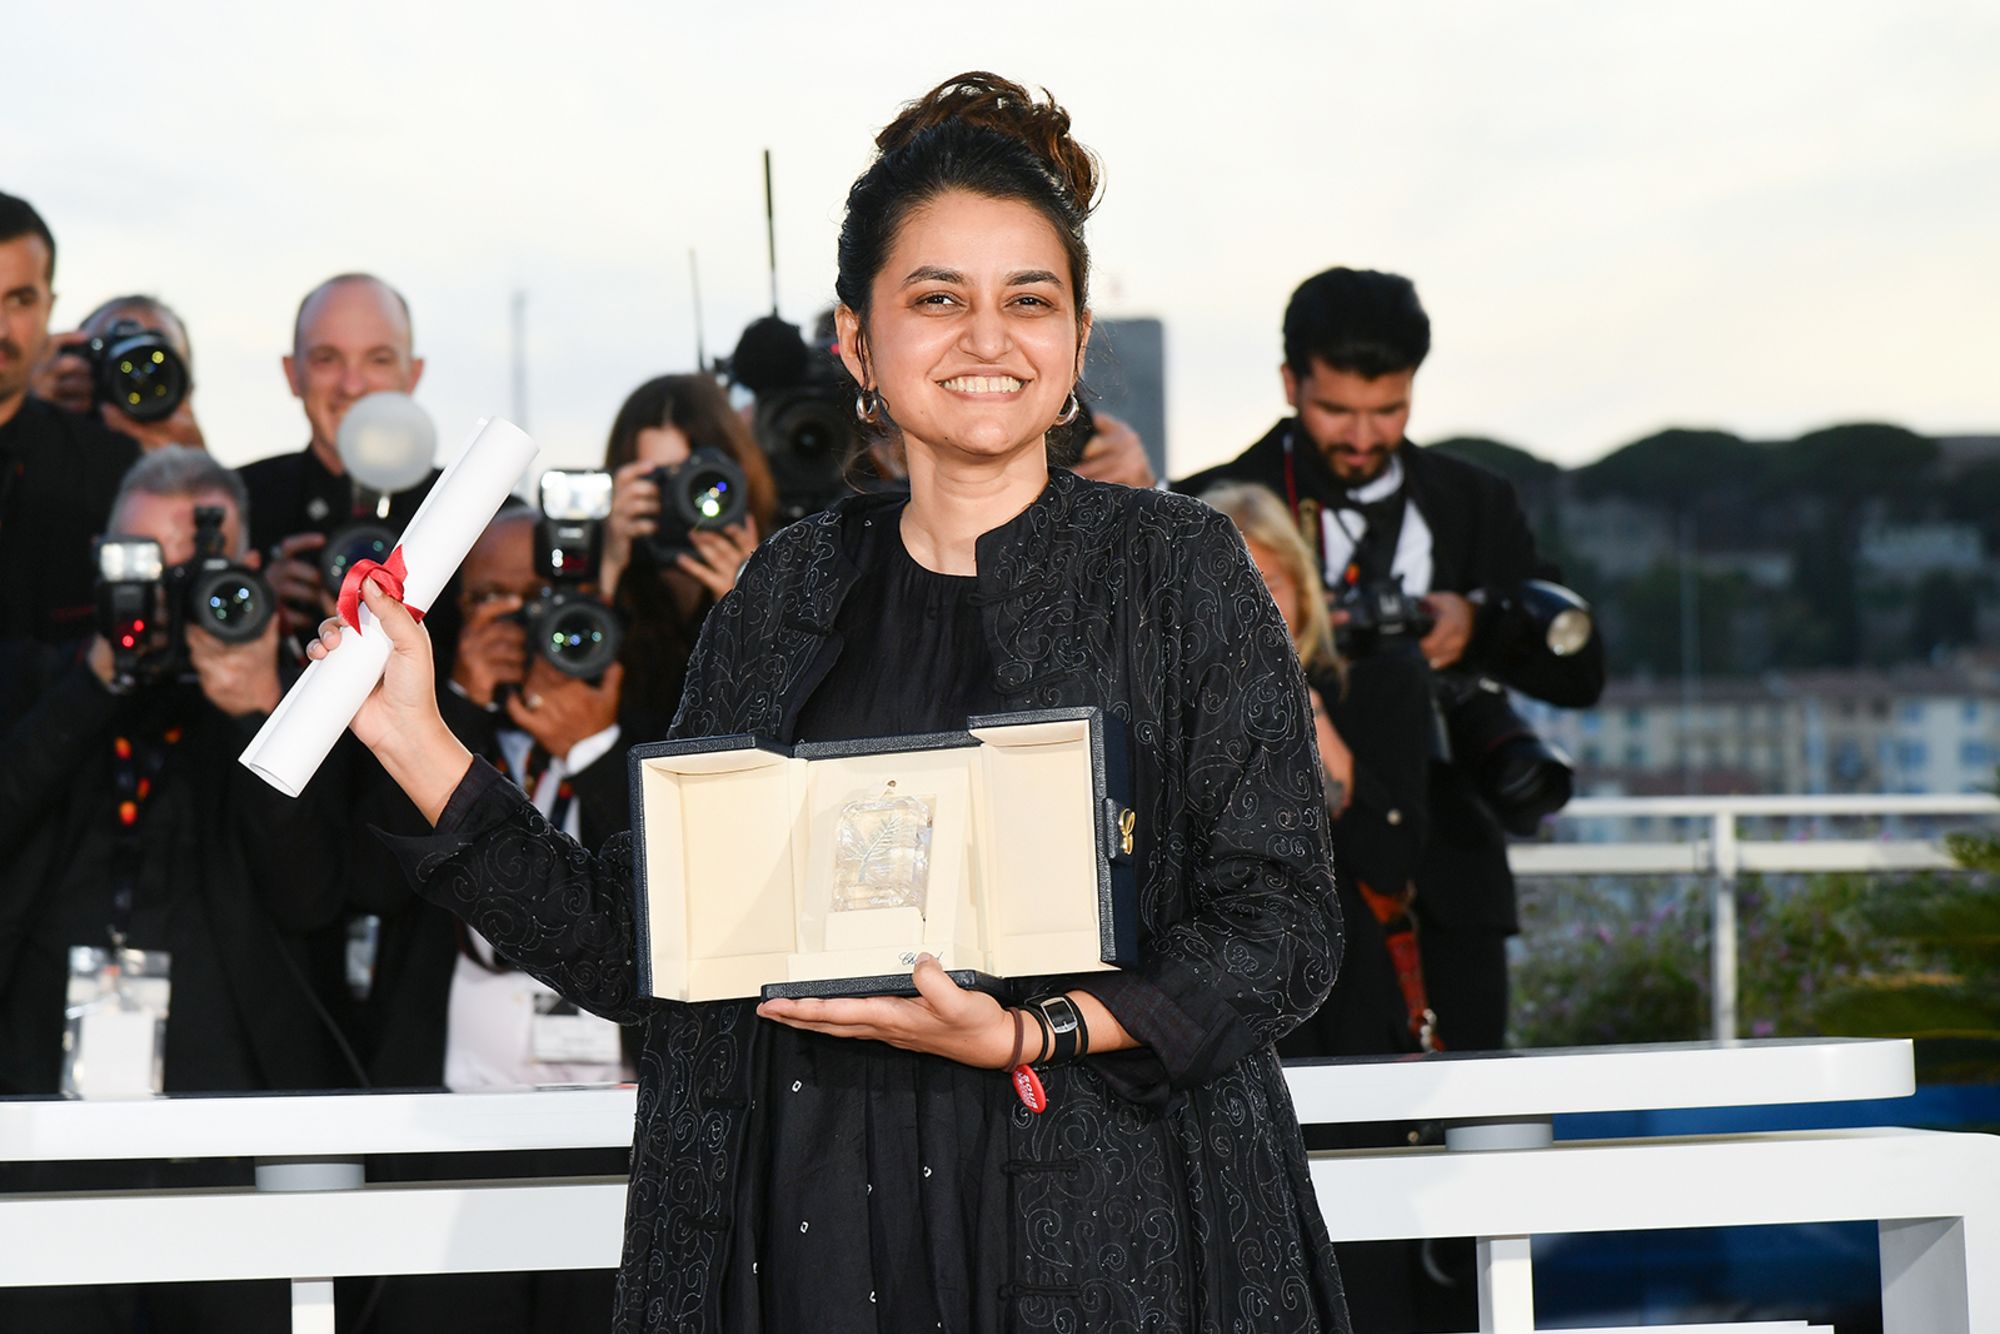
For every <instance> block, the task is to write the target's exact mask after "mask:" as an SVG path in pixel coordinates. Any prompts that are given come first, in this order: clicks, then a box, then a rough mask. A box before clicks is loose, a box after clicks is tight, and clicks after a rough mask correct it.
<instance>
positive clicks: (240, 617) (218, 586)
mask: <svg viewBox="0 0 2000 1334" xmlns="http://www.w3.org/2000/svg"><path fill="white" fill-rule="evenodd" d="M273 606H274V603H273V601H272V598H271V588H270V585H268V584H266V583H265V582H264V581H263V580H262V579H261V578H259V577H258V576H256V575H254V574H252V573H250V572H249V571H247V570H242V569H238V568H235V567H233V566H232V567H231V568H228V569H223V570H217V571H215V572H214V573H213V574H210V575H206V576H204V577H202V578H199V579H197V580H195V582H194V584H193V585H192V586H191V587H190V588H189V589H188V620H189V621H190V622H191V623H192V624H195V625H198V626H200V627H201V628H202V629H203V630H206V631H207V632H208V633H209V634H212V635H214V636H215V637H216V638H217V639H220V640H222V641H223V642H225V643H230V644H241V643H245V642H247V641H249V640H252V639H255V638H256V637H257V636H258V635H260V634H262V633H263V632H264V627H265V625H267V624H268V623H269V622H270V620H271V612H272V609H273Z"/></svg>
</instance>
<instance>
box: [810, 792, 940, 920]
mask: <svg viewBox="0 0 2000 1334" xmlns="http://www.w3.org/2000/svg"><path fill="white" fill-rule="evenodd" d="M933 820H934V812H933V809H932V802H931V799H930V798H928V797H912V796H903V795H899V794H898V793H897V792H896V784H895V783H894V782H893V781H892V782H891V783H890V784H889V785H888V787H886V788H885V789H883V790H882V791H881V792H879V793H866V794H860V795H857V796H855V797H854V798H852V799H851V800H849V801H848V802H847V803H846V804H845V805H844V806H842V807H841V808H840V819H839V821H838V822H837V824H836V825H835V828H834V850H833V911H835V912H865V911H870V910H873V909H878V908H915V909H916V910H917V911H918V912H919V913H921V912H923V910H924V892H925V889H926V887H927V886H928V884H929V881H930V868H931V828H932V824H933Z"/></svg>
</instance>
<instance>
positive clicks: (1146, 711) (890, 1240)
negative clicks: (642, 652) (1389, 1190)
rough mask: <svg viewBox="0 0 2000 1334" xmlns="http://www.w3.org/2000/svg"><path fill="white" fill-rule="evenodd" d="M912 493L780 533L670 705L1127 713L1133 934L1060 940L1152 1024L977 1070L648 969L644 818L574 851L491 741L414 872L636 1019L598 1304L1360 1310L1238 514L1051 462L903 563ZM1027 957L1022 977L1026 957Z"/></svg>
mask: <svg viewBox="0 0 2000 1334" xmlns="http://www.w3.org/2000/svg"><path fill="white" fill-rule="evenodd" d="M902 503H903V502H902V500H901V499H900V498H898V497H892V496H868V497H856V498H855V499H853V500H850V501H846V502H843V503H842V504H841V505H839V506H837V507H835V509H834V510H832V511H829V512H828V513H826V514H822V515H818V516H815V517H813V518H810V519H807V520H804V521H802V522H800V523H798V524H795V525H793V526H792V527H791V528H788V529H786V530H784V531H782V532H780V533H779V534H777V535H776V536H775V537H774V538H772V539H771V541H770V542H768V543H767V544H766V545H765V547H764V548H763V549H762V550H760V552H759V553H758V555H757V556H756V557H755V558H753V560H752V561H751V563H750V565H749V566H748V567H747V568H746V570H745V571H744V575H743V578H742V581H741V583H740V584H739V585H738V588H737V590H736V591H735V592H734V593H732V594H731V595H730V597H728V598H726V599H725V600H724V601H723V602H722V603H721V604H719V605H718V607H717V608H716V610H715V611H714V612H713V613H712V614H711V616H710V617H709V620H708V622H707V625H706V626H705V628H704V630H703V633H702V639H701V643H700V646H699V647H698V648H697V650H696V654H695V658H694V661H693V662H692V663H691V664H690V668H689V684H688V691H687V695H686V697H685V698H684V700H683V702H682V707H681V713H680V717H679V718H678V719H677V720H676V724H675V729H674V730H675V735H679V736H701V735H723V734H730V733H739V732H758V733H762V734H765V735H772V736H777V737H779V738H782V739H784V740H802V739H814V740H826V739H835V738H838V737H845V736H855V735H866V734H870V733H873V734H877V735H882V734H893V733H896V732H902V731H921V730H928V729H931V728H936V727H956V726H962V725H963V720H964V718H965V716H966V714H967V713H968V712H990V711H1006V710H1010V709H1027V708H1044V707H1054V706H1060V705H1076V704H1096V705H1098V706H1100V707H1103V708H1105V709H1107V710H1108V711H1110V712H1112V713H1115V714H1117V715H1118V716H1120V717H1121V718H1123V719H1124V720H1125V722H1126V724H1127V726H1128V728H1129V730H1130V733H1131V736H1132V738H1133V745H1134V755H1133V760H1134V776H1135V781H1136V783H1137V789H1138V790H1137V792H1136V794H1135V795H1136V799H1137V806H1138V809H1139V812H1140V820H1139V845H1138V849H1137V858H1138V865H1139V867H1140V868H1141V876H1140V880H1141V890H1140V894H1141V916H1142V919H1143V922H1144V926H1143V929H1142V933H1141V941H1142V950H1143V955H1144V960H1145V961H1144V964H1143V965H1142V967H1141V968H1139V969H1137V970H1133V971H1131V972H1116V973H1104V974H1098V973H1093V974H1088V975H1080V976H1078V977H1076V978H1074V979H1071V980H1069V981H1068V982H1067V983H1062V982H1057V981H1053V980H1052V981H1051V982H1050V983H1049V985H1050V986H1058V985H1068V986H1072V987H1080V988H1083V989H1087V990H1089V991H1091V992H1092V993H1093V994H1095V995H1097V996H1098V998H1099V999H1100V1000H1101V1001H1103V1002H1104V1004H1105V1005H1106V1007H1107V1008H1109V1009H1110V1010H1111V1011H1112V1012H1113V1013H1114V1014H1115V1015H1117V1017H1118V1019H1119V1021H1120V1022H1121V1023H1122V1024H1123V1025H1124V1026H1125V1027H1126V1029H1127V1030H1128V1031H1130V1032H1131V1033H1132V1034H1133V1035H1134V1036H1135V1037H1136V1038H1138V1039H1139V1040H1141V1041H1142V1042H1144V1043H1145V1044H1146V1046H1145V1047H1144V1048H1142V1049H1139V1050H1134V1051H1126V1052H1119V1053H1113V1054H1110V1055H1107V1056H1100V1057H1092V1058H1089V1059H1087V1060H1085V1061H1083V1062H1081V1063H1079V1064H1078V1065H1076V1066H1072V1067H1067V1068H1061V1069H1057V1070H1054V1071H1051V1072H1050V1073H1049V1074H1048V1076H1047V1078H1046V1080H1045V1082H1046V1084H1047V1086H1048V1090H1049V1095H1050V1102H1051V1106H1050V1108H1049V1110H1048V1111H1047V1112H1045V1113H1043V1114H1042V1115H1040V1116H1035V1115H1032V1114H1030V1113H1028V1112H1027V1110H1026V1109H1025V1108H1023V1107H1021V1106H1020V1104H1019V1103H1018V1101H1016V1100H1015V1099H1014V1097H1013V1095H1012V1092H1011V1089H1010V1088H1009V1087H1008V1084H1007V1082H1006V1080H1005V1078H1004V1077H1003V1076H1002V1075H1001V1074H1000V1073H999V1072H997V1071H982V1070H974V1069H971V1068H970V1067H966V1066H961V1065H958V1064H956V1063H954V1062H950V1061H945V1060H942V1059H940V1058H935V1057H928V1056H920V1055H916V1054H913V1053H907V1052H902V1051H898V1050H896V1049H893V1048H890V1047H887V1046H885V1045H882V1044H877V1043H866V1042H857V1041H852V1040H848V1039H839V1038H827V1037H821V1036H819V1035H816V1034H808V1033H801V1032H798V1031H796V1030H792V1029H788V1028H785V1027H783V1026H781V1025H777V1024H771V1023H766V1022H763V1021H760V1020H758V1019H757V1018H756V1017H755V1015H754V1013H753V1012H752V1005H751V1003H750V1002H742V1003H734V1002H731V1003H712V1004H704V1005H683V1004H673V1003H667V1002H660V1001H654V1000H650V999H648V998H645V997H641V996H638V995H636V994H635V988H634V974H633V968H632V961H631V955H632V941H633V928H632V921H631V912H630V893H631V890H630V875H631V860H630V845H629V841H628V840H627V839H626V838H624V837H620V838H618V839H614V840H612V841H611V842H610V843H609V844H607V845H606V847H605V849H604V851H603V853H601V854H599V855H597V856H591V855H590V854H588V853H586V852H585V851H583V850H582V849H580V848H578V847H577V846H576V845H575V844H574V843H572V842H570V841H569V840H568V839H566V838H564V837H562V836H561V835H559V834H557V833H555V832H554V831H552V830H551V829H550V828H549V826H548V824H547V822H546V821H544V820H542V819H541V818H540V817H539V816H538V815H537V814H536V813H535V811H534V808H533V807H532V806H531V805H529V804H528V803H526V802H524V801H522V800H520V798H519V797H518V795H517V794H516V793H515V792H513V790H512V789H511V785H508V784H506V783H504V781H496V776H495V775H493V773H492V771H491V770H490V769H489V768H488V767H487V766H485V765H484V764H483V763H480V762H475V765H474V767H473V770H472V772H471V773H469V774H468V775H467V777H466V779H465V781H464V782H463V783H461V785H460V787H459V789H458V791H457V792H456V793H454V794H453V797H452V799H451V802H450V804H449V805H448V806H447V808H446V811H445V813H444V815H443V817H442V819H441V820H440V822H439V825H438V829H437V832H436V834H434V835H433V836H430V837H427V838H424V839H415V840H403V841H400V842H401V849H400V851H401V853H402V855H403V857H404V859H405V861H406V864H407V865H408V866H409V868H410V870H411V874H412V878H413V879H414V880H415V882H416V884H417V886H418V890H419V892H420V893H422V894H424V895H425V896H426V897H429V898H431V899H433V900H435V901H437V902H439V903H441V904H443V905H444V906H446V907H449V908H452V909H454V910H455V911H458V912H460V913H461V914H463V915H464V916H465V917H466V919H467V920H468V921H469V922H470V923H471V924H472V925H473V926H474V927H475V928H476V929H478V930H479V931H480V933H481V934H482V935H485V936H486V938H487V939H489V940H491V941H493V942H494V944H495V945H496V946H497V947H498V948H499V949H500V950H501V951H502V952H503V953H505V954H507V955H508V956H509V957H510V958H512V959H514V960H515V962H517V963H518V964H520V965H521V966H522V967H523V968H526V969H527V970H528V971H530V972H533V973H535V974H536V975H538V976H541V977H543V978H545V979H547V980H548V981H549V982H550V983H551V985H553V986H555V987H557V988H558V989H560V990H562V991H563V992H564V993H565V994H567V995H569V996H571V997H573V998H574V999H576V1000H577V1001H578V1002H579V1003H581V1004H584V1005H586V1006H588V1007H590V1008H592V1009H594V1010H597V1011H599V1012H600V1013H605V1014H608V1015H611V1016H612V1017H614V1018H618V1019H621V1020H624V1021H627V1022H638V1023H643V1024H644V1025H645V1027H646V1034H645V1043H644V1047H643V1052H642V1057H641V1064H640V1096H639V1112H638V1125H637V1133H636V1136H635V1141H634V1145H633V1165H632V1189H631V1195H630V1200H629V1203H628V1208H627V1218H626V1243H625V1260H624V1265H623V1268H622V1270H621V1274H620V1283H619V1306H618V1313H617V1325H618V1328H619V1329H620V1330H623V1331H640V1330H646V1331H655V1330H662V1331H664V1330H673V1331H680V1330H703V1331H730V1332H732V1334H734V1332H739V1331H742V1332H747V1331H752V1330H759V1329H768V1330H773V1331H780V1330H807V1329H810V1330H815V1331H820V1330H828V1331H836V1332H843V1331H861V1330H868V1331H876V1330H881V1331H894V1332H896V1334H901V1332H902V1331H906V1330H908V1331H917V1330H923V1331H932V1330H937V1329H944V1330H949V1331H963V1332H964V1334H1000V1331H1011V1330H1045V1329H1046V1330H1063V1331H1084V1330H1089V1331H1100V1330H1102V1331H1116V1332H1121V1334H1122V1332H1123V1331H1141V1330H1146V1331H1183V1330H1186V1331H1195V1330H1200V1331H1224V1330H1227V1331H1238V1330H1242V1331H1253V1330H1254V1331H1319V1330H1346V1329H1347V1327H1348V1326H1347V1320H1346V1313H1345V1310H1344V1308H1343V1305H1342V1301H1341V1295H1340V1281H1339V1277H1338V1274H1337V1273H1336V1272H1335V1270H1334V1267H1333V1260H1332V1253H1331V1250H1330V1248H1329V1247H1328V1245H1327V1242H1326V1237H1325V1229H1324V1226H1323V1225H1322V1223H1321V1221H1320V1217H1319V1212H1318V1209H1317V1206H1316V1204H1315V1201H1314V1198H1313V1194H1312V1185H1311V1181H1310V1179H1309V1178H1308V1176H1307V1172H1306V1164H1305V1158H1304V1154H1303V1150H1302V1148H1301V1146H1300V1141H1299V1134H1298V1130H1297V1127H1296V1125H1295V1123H1294V1121H1293V1117H1292V1112H1291V1104H1290V1100H1289V1097H1288V1096H1287V1093H1286V1090H1285V1086H1284V1080H1283V1076H1282V1074H1281V1073H1280V1071H1279V1068H1278V1065H1277V1061H1276V1059H1275V1057H1274V1056H1273V1054H1272V1052H1271V1049H1270V1044H1271V1043H1272V1042H1273V1041H1274V1040H1275V1039H1276V1037H1278V1036H1279V1035H1281V1034H1282V1033H1284V1032H1285V1031H1287V1030H1289V1029H1290V1028H1291V1027H1292V1026H1293V1025H1295V1024H1296V1023H1297V1022H1298V1021H1299V1020H1300V1019H1301V1018H1302V1017H1303V1016H1304V1015H1305V1014H1308V1013H1310V1012H1311V1011H1312V1010H1313V1008H1315V1007H1316V1006H1317V1004H1318V1003H1319V1001H1320V999H1321V998H1323V997H1324V995H1325V993H1326V991H1327V988H1328V987H1329V986H1330V985H1331V983H1332V981H1333V973H1334V967H1335V964H1336V962H1337V959H1338V956H1339V940H1340V930H1339V920H1338V909H1337V908H1336V907H1335V904H1334V899H1333V887H1332V878H1331V869H1330V863H1329V853H1328V851H1327V828H1326V822H1325V807H1324V802H1323V797H1322V794H1321V787H1320V769H1319V761H1318V758H1317V755H1316V754H1315V753H1314V750H1313V744H1312V730H1311V715H1310V711H1309V709H1308V707H1307V703H1306V696H1305V690H1304V686H1303V684H1302V682H1301V680H1300V677H1299V674H1298V669H1297V665H1296V659H1295V658H1294V656H1293V654H1292V650H1291V646H1290V641H1289V638H1288V637H1287V635H1286V631H1285V627H1284V624H1283V622H1282V621H1281V620H1280V619H1279V617H1278V615H1277V612H1276V610H1275V608H1274V607H1273V606H1272V605H1271V602H1270V599H1269V597H1268V595H1266V594H1265V592H1264V590H1263V586H1262V584H1261V582H1259V580H1258V578H1257V575H1256V572H1255V570H1254V568H1253V567H1252V566H1251V565H1250V563H1249V560H1248V558H1247V556H1246V555H1245V553H1244V550H1243V546H1242V543H1241V541H1240V539H1239V538H1238V537H1237V536H1236V534H1235V531H1234V529H1233V528H1232V527H1231V526H1230V524H1229V522H1228V520H1226V519H1224V518H1222V517H1221V516H1219V515H1217V514H1215V513H1214V512H1212V511H1210V510H1208V509H1207V508H1206V507H1205V506H1202V505H1199V504H1198V503H1195V502H1192V501H1188V500H1186V499H1184V498H1181V497H1177V496H1169V495H1161V494H1156V493H1153V492H1145V491H1130V490H1127V489H1125V488H1122V487H1111V486H1104V485H1099V484H1096V483H1090V482H1085V481H1082V480H1080V479H1077V478H1075V477H1074V476H1072V475H1070V474H1068V473H1063V472H1057V473H1055V474H1053V475H1052V477H1051V481H1050V484H1049V487H1048V489H1047V490H1045V491H1044V492H1043V494H1042V495H1041V497H1040V498H1038V499H1037V500H1036V501H1035V502H1034V504H1032V505H1031V506H1030V507H1029V508H1028V509H1027V510H1026V511H1024V512H1023V513H1022V514H1021V515H1020V516H1018V517H1017V518H1015V519H1014V520H1012V521H1010V522H1009V523H1007V524H1005V525H1003V526H1002V527H1001V528H999V529H996V530H994V531H993V532H991V533H988V534H986V535H985V536H984V537H982V538H981V539H980V540H979V544H978V549H977V553H978V559H977V563H978V567H979V574H978V575H977V577H976V578H965V579H956V578H952V577H950V576H943V575H937V574H934V573H932V572H930V571H927V570H924V569H922V568H921V567H920V566H918V565H917V564H916V563H915V562H914V561H913V560H912V559H911V558H910V557H909V555H908V553H907V551H905V549H904V548H903V545H902V542H901V538H900V535H899V532H898V521H899V519H900V515H901V506H902ZM1036 989H1039V986H1038V987H1037V988H1036Z"/></svg>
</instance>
